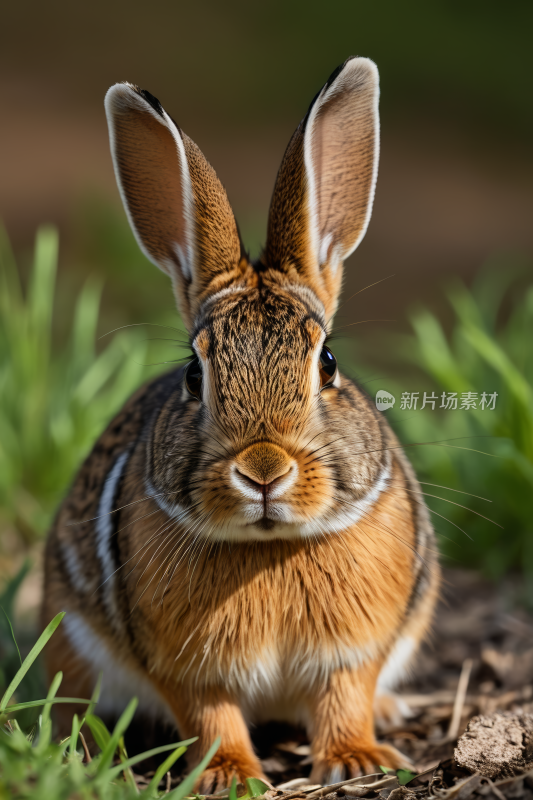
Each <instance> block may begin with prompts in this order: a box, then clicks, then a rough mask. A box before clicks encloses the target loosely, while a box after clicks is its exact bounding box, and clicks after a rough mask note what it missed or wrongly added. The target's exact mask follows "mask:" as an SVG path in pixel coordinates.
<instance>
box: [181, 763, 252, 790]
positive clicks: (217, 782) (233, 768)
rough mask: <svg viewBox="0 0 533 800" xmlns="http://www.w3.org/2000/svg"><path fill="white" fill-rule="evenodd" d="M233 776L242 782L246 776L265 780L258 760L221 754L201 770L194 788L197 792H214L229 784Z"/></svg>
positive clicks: (225, 787)
mask: <svg viewBox="0 0 533 800" xmlns="http://www.w3.org/2000/svg"><path fill="white" fill-rule="evenodd" d="M234 777H235V778H237V781H238V782H239V783H244V781H245V780H246V778H260V779H262V780H267V778H266V777H265V775H264V774H263V770H262V769H261V767H260V765H259V762H255V760H253V761H252V760H250V761H248V760H244V759H243V760H242V761H241V760H240V759H238V758H235V757H228V758H224V757H223V756H222V757H219V758H217V760H216V763H214V762H213V761H212V762H211V765H210V766H209V768H208V769H206V770H204V772H202V774H201V775H200V778H199V779H198V781H197V783H196V786H195V787H194V790H195V792H196V793H197V794H216V793H217V792H220V791H221V790H222V789H227V788H228V787H229V786H231V782H232V780H233V778H234Z"/></svg>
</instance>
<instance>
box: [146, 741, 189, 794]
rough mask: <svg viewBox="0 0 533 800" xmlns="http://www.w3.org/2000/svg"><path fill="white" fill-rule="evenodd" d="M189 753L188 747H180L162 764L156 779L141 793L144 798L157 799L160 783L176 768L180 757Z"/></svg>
mask: <svg viewBox="0 0 533 800" xmlns="http://www.w3.org/2000/svg"><path fill="white" fill-rule="evenodd" d="M186 751H187V748H186V747H178V748H177V749H176V750H174V752H173V753H171V754H170V755H169V756H168V758H166V759H165V760H164V761H163V763H162V764H160V765H159V767H158V768H157V770H156V772H155V775H154V777H153V778H152V780H151V781H150V783H149V784H148V786H147V787H146V789H145V790H144V792H142V793H141V795H142V797H157V787H158V786H159V783H160V781H161V780H162V779H163V776H164V775H166V774H167V772H168V771H169V769H171V768H172V767H173V766H174V763H175V762H176V761H177V760H178V758H179V757H180V756H182V755H183V754H184V753H185V752H186Z"/></svg>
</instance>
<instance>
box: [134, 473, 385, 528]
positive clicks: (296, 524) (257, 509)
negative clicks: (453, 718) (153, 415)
mask: <svg viewBox="0 0 533 800" xmlns="http://www.w3.org/2000/svg"><path fill="white" fill-rule="evenodd" d="M389 480H390V468H389V467H385V468H384V469H383V470H382V472H381V474H380V475H379V477H378V479H377V480H376V482H375V483H374V485H373V486H372V488H371V489H370V490H369V491H368V492H367V493H366V494H365V495H364V496H363V497H359V498H358V499H350V500H348V501H347V502H346V503H343V502H342V501H336V502H333V501H332V504H331V506H329V507H328V508H326V509H325V511H324V512H323V513H322V514H318V515H316V516H313V517H309V516H305V517H304V516H303V515H302V512H301V511H300V510H299V509H298V507H297V506H296V505H293V504H292V503H290V502H284V501H281V500H277V501H273V502H270V503H269V504H268V506H267V509H266V512H267V513H266V514H265V507H264V505H263V503H258V502H245V503H242V504H240V506H239V507H238V508H236V509H235V511H234V513H233V514H231V516H228V517H227V518H226V519H218V520H217V521H216V522H214V523H213V524H212V525H210V526H209V525H204V526H202V522H201V520H199V519H198V518H197V517H196V515H195V514H193V513H191V512H190V511H189V510H188V509H187V508H186V507H185V506H182V505H181V504H180V503H169V502H168V501H167V500H166V498H165V497H164V496H163V494H162V493H161V492H157V491H156V490H155V489H154V487H153V486H152V485H151V484H150V483H149V482H147V490H148V493H149V494H150V495H151V496H152V497H153V499H154V500H155V502H156V503H157V505H158V506H159V507H160V508H161V509H162V510H163V511H164V512H165V513H166V514H167V515H168V516H169V517H171V518H172V519H175V520H176V521H178V522H180V523H182V524H183V526H184V527H185V526H191V525H192V526H195V527H196V528H198V529H199V531H200V532H199V535H200V536H204V537H205V538H206V539H209V540H210V541H226V542H252V541H263V542H271V541H273V540H274V539H309V538H316V537H319V536H326V535H328V534H338V533H342V532H343V531H345V530H347V529H348V528H350V527H351V526H352V525H354V524H356V523H357V522H358V521H359V520H360V519H361V518H362V517H364V516H365V514H367V513H368V512H369V511H370V510H371V508H372V507H373V506H374V504H375V503H376V502H377V500H378V498H379V497H380V495H381V493H382V492H383V491H384V490H386V489H387V487H388V485H389Z"/></svg>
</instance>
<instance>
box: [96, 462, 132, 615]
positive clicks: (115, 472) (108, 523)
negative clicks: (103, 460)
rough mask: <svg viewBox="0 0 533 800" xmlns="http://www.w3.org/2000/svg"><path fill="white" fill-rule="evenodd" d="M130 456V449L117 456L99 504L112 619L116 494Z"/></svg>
mask: <svg viewBox="0 0 533 800" xmlns="http://www.w3.org/2000/svg"><path fill="white" fill-rule="evenodd" d="M128 457H129V450H126V451H125V452H124V453H121V455H120V456H119V457H118V458H117V460H116V461H115V464H114V465H113V468H112V469H111V471H110V472H109V473H108V475H107V478H106V481H105V483H104V488H103V489H102V494H101V495H100V503H99V504H98V517H97V519H96V524H95V529H96V553H97V555H98V558H99V560H100V564H101V567H102V587H103V593H104V603H105V606H106V608H107V610H108V611H109V614H110V617H111V619H112V620H113V619H115V618H116V616H117V605H116V598H115V580H114V574H115V562H114V560H113V554H112V550H111V536H112V535H113V529H114V525H113V514H112V512H113V511H114V510H115V509H114V507H113V506H114V502H115V495H116V491H117V486H118V482H119V480H120V478H121V476H122V473H123V471H124V467H125V465H126V462H127V460H128Z"/></svg>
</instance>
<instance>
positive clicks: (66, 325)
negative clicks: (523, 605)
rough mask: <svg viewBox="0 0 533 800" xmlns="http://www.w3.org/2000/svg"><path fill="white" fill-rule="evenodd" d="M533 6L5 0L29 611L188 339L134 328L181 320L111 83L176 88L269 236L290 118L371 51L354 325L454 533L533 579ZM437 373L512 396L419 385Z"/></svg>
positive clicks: (6, 383) (9, 390)
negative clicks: (371, 157)
mask: <svg viewBox="0 0 533 800" xmlns="http://www.w3.org/2000/svg"><path fill="white" fill-rule="evenodd" d="M532 29H533V5H532V4H531V3H528V2H522V1H521V0H508V2H507V3H505V4H501V3H496V2H495V1H494V0H483V2H481V0H470V2H468V3H465V2H458V1H457V0H446V1H445V0H441V1H440V2H439V1H437V0H436V1H435V2H432V3H427V2H422V0H411V2H404V3H398V2H395V1H394V0H382V1H381V2H372V3H363V2H360V0H338V1H337V2H331V3H329V4H325V3H323V2H318V0H305V2H303V0H285V1H284V2H279V0H271V2H264V3H249V2H247V3H245V2H243V1H242V0H226V2H214V0H196V2H195V3H185V2H179V1H177V0H176V1H175V2H173V3H165V2H160V0H159V1H157V2H156V1H154V2H152V3H150V4H147V3H141V2H138V0H129V2H128V3H125V2H119V1H118V0H117V1H116V2H105V3H104V2H103V1H102V0H93V2H92V3H90V4H80V3H67V2H65V0H49V2H47V3H38V2H36V1H35V0H26V2H19V3H10V4H4V7H3V11H2V26H1V29H0V92H1V97H2V113H1V117H0V218H1V219H2V221H3V224H4V226H5V233H4V234H3V238H2V242H1V248H0V249H1V255H0V258H1V263H0V310H1V314H2V316H1V318H0V359H1V361H0V580H2V581H3V583H4V584H5V587H6V588H5V590H4V599H3V602H4V603H6V604H7V605H8V606H9V608H8V609H7V610H9V609H11V610H12V611H13V614H14V615H15V616H16V618H17V619H18V620H19V623H20V625H22V626H23V623H24V620H25V619H26V620H28V625H29V626H30V627H31V625H32V624H34V622H35V614H36V608H37V605H38V600H39V592H40V571H39V564H40V552H41V549H42V541H43V537H44V535H45V532H46V529H47V527H48V526H49V524H50V520H51V517H52V515H53V512H54V508H55V507H56V505H57V503H58V502H59V500H60V498H61V496H62V495H63V494H64V492H65V491H66V488H67V487H68V485H69V483H70V481H71V479H72V476H73V474H74V471H75V469H76V467H77V465H78V464H79V462H80V460H81V459H82V458H83V457H84V455H85V454H86V453H87V452H88V450H89V449H90V447H91V445H92V443H93V441H94V439H95V438H96V436H97V435H98V433H99V431H100V430H101V429H102V427H103V425H104V424H105V423H106V421H107V419H108V418H109V416H110V415H112V414H113V413H114V412H115V411H116V410H118V408H119V407H120V405H121V404H122V403H123V402H124V400H125V399H126V397H127V396H128V395H129V394H130V393H131V392H132V391H133V389H134V388H135V386H136V385H138V384H139V383H140V382H141V381H143V380H145V379H146V378H147V377H149V376H150V375H152V374H155V373H156V372H157V371H159V370H161V369H166V368H168V367H167V364H168V362H171V361H172V360H174V359H176V358H179V357H180V354H179V352H178V351H179V348H177V346H176V344H175V343H173V342H172V341H171V342H157V341H152V339H154V338H155V337H163V338H164V337H166V338H172V335H173V334H172V332H169V331H168V329H164V328H162V329H157V328H155V327H150V328H148V327H146V328H143V327H139V328H129V329H125V330H120V331H118V332H114V331H115V329H117V328H120V327H121V326H125V325H130V324H135V325H137V324H138V323H154V324H156V323H157V324H162V325H170V326H176V327H178V328H179V326H180V322H179V320H178V319H177V315H176V313H175V312H174V310H173V302H172V295H171V292H170V287H169V285H168V281H167V279H166V278H165V276H164V275H162V274H161V273H159V272H158V271H157V269H155V268H154V267H153V266H151V265H150V264H149V263H148V262H147V261H146V260H145V259H144V257H143V256H142V255H141V254H140V252H139V251H138V249H137V247H136V244H135V242H134V240H133V236H132V235H131V233H130V231H129V228H128V226H127V223H126V220H125V216H124V213H123V210H122V208H121V205H120V200H119V196H118V191H117V189H116V185H115V178H114V175H113V170H112V165H111V159H110V155H109V148H108V139H107V129H106V123H105V116H104V109H103V98H104V95H105V92H106V90H107V89H108V87H109V86H110V85H111V84H113V83H114V82H116V81H119V80H128V81H131V82H135V83H138V84H139V85H141V86H142V87H143V88H147V89H149V91H150V92H152V93H153V94H155V95H156V96H157V97H158V98H159V99H160V101H161V102H162V103H163V105H164V107H165V108H166V110H167V111H168V112H169V113H170V114H171V115H172V116H173V117H174V118H175V119H176V121H177V122H178V124H179V125H180V126H181V127H182V128H183V129H184V130H185V131H186V132H187V133H188V135H189V136H191V137H192V138H193V139H194V140H195V141H196V142H197V144H198V145H199V146H200V147H201V149H202V150H203V151H204V153H205V155H206V156H207V158H208V160H209V161H210V162H211V163H212V164H213V166H214V167H215V169H216V170H217V172H218V174H219V176H220V178H221V180H222V182H223V184H224V185H225V186H226V189H227V192H228V195H229V198H230V201H231V203H232V204H233V207H234V209H235V213H236V216H237V219H238V222H239V224H240V227H241V230H242V234H243V238H244V240H245V243H246V245H247V247H248V248H249V249H250V252H251V253H252V255H257V254H258V253H259V250H260V248H261V246H262V244H263V243H264V236H265V231H266V220H267V212H268V206H269V201H270V195H271V192H272V188H273V185H274V180H275V177H276V172H277V169H278V166H279V164H280V161H281V158H282V156H283V152H284V149H285V147H286V145H287V143H288V141H289V138H290V136H291V134H292V132H293V131H294V129H295V127H296V126H297V124H298V122H299V121H300V119H301V118H302V117H303V115H304V114H305V112H306V109H307V107H308V105H309V103H310V101H311V100H312V98H313V97H314V95H315V93H316V92H317V91H318V90H319V89H320V87H321V86H322V84H323V83H324V82H325V80H326V79H327V77H328V75H329V74H330V73H331V72H332V70H333V69H334V68H335V67H336V66H337V65H338V64H340V63H342V62H343V61H344V59H345V58H346V57H347V56H349V55H354V54H358V55H365V56H369V57H371V58H372V59H374V60H375V61H376V63H377V64H378V67H379V70H380V74H381V88H382V94H381V121H382V150H381V162H380V174H379V179H378V186H377V194H376V201H375V206H374V214H373V218H372V221H371V224H370V227H369V230H368V233H367V236H366V238H365V240H364V241H363V243H362V244H361V246H360V247H359V249H358V250H357V251H356V253H355V254H354V255H353V256H352V257H351V258H350V259H349V260H348V262H347V263H346V269H345V275H346V279H345V290H344V298H343V300H344V303H343V306H342V308H341V310H340V311H339V314H338V315H337V318H336V324H335V338H336V341H334V343H333V345H332V346H333V347H334V349H335V350H336V352H337V353H338V355H339V357H340V359H341V362H342V364H343V368H344V369H345V371H347V372H348V373H349V374H350V375H352V376H355V377H357V378H358V379H359V380H360V381H361V383H362V384H363V385H364V386H365V388H366V389H367V391H368V392H369V393H370V394H371V395H372V396H373V395H374V393H375V391H377V390H378V389H386V390H388V391H390V392H393V393H394V394H395V396H396V397H397V398H398V402H397V403H396V406H395V408H394V409H393V410H391V411H389V412H387V413H388V414H389V417H390V419H391V422H392V424H393V426H394V427H395V428H396V430H397V431H398V433H399V435H400V437H401V440H402V442H403V443H404V444H405V445H406V446H407V453H408V454H409V456H410V458H412V460H413V462H414V463H415V465H416V467H417V469H418V471H419V475H420V477H421V479H422V480H424V481H425V482H426V483H424V484H423V490H424V492H425V493H426V495H427V496H428V503H429V504H430V505H431V506H432V508H433V510H434V523H435V527H436V528H437V530H438V532H439V536H440V542H441V546H442V550H443V554H444V556H445V558H447V559H448V560H449V561H450V562H451V563H454V564H464V565H468V566H473V567H475V568H477V569H480V570H482V571H483V572H484V573H485V574H486V575H488V576H489V577H491V578H492V579H493V580H499V579H500V578H501V577H502V576H503V575H504V574H505V573H509V572H511V574H513V575H516V577H517V580H516V584H515V585H516V591H517V593H521V597H523V598H526V601H528V602H530V603H531V602H533V589H531V586H533V580H531V578H533V535H532V534H533V532H532V522H531V516H532V515H531V497H533V399H532V397H533V395H532V377H533V364H532V355H533V353H532V350H533V348H532V345H531V342H532V341H533V339H532V337H533V289H532V275H533V272H532V259H533V225H532V219H533V155H532V150H531V137H532V133H533V104H532V103H531V88H532V87H531V83H532V67H531V45H530V38H531V30H532ZM43 224H46V225H48V227H42V226H43ZM50 226H52V227H50ZM37 231H39V233H38V235H37V237H36V232H37ZM377 282H379V283H377ZM376 283H377V285H372V284H376ZM367 287H369V288H367ZM363 323H364V324H363ZM104 334H106V335H105V336H104ZM102 336H104V338H100V337H102ZM178 338H179V337H178ZM417 391H418V392H420V393H421V396H422V393H423V392H424V391H427V392H428V393H430V392H433V391H435V392H436V393H438V394H439V397H440V395H441V393H442V392H443V391H446V392H458V393H459V394H461V393H463V392H467V391H472V392H477V393H479V394H481V392H483V391H485V392H492V393H493V392H497V393H498V399H497V404H496V408H495V409H494V411H487V410H485V411H484V412H483V411H480V410H479V409H478V410H475V411H474V410H470V411H466V410H462V411H461V410H457V411H448V412H444V411H441V410H439V409H438V408H437V409H436V410H435V411H431V410H429V409H424V411H421V410H419V409H417V410H416V411H414V410H412V409H411V410H402V409H400V402H399V398H400V395H401V393H403V392H417ZM429 443H433V444H429ZM438 498H440V499H438ZM482 498H485V499H482ZM489 501H491V502H489ZM465 506H466V507H468V508H469V509H473V510H472V511H469V510H467V509H466V508H465ZM487 518H488V519H487ZM28 557H29V561H28V562H26V559H27V558H28ZM26 563H27V568H26V567H24V564H26ZM26 569H27V570H29V571H27V572H26V571H24V570H26ZM21 570H22V571H21ZM17 575H18V578H17V580H18V581H19V582H22V583H23V587H24V592H22V593H18V598H19V599H18V600H17V599H16V597H15V595H16V593H15V591H14V589H13V587H14V586H15V584H14V583H13V576H17ZM524 576H526V580H525V581H524ZM17 586H18V584H17ZM528 587H529V588H528ZM528 592H529V594H528ZM6 593H8V594H6ZM1 599H2V598H0V600H1ZM17 603H18V605H17ZM32 620H33V622H32ZM2 624H3V623H2ZM6 630H7V629H6ZM6 647H7V645H6Z"/></svg>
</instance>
